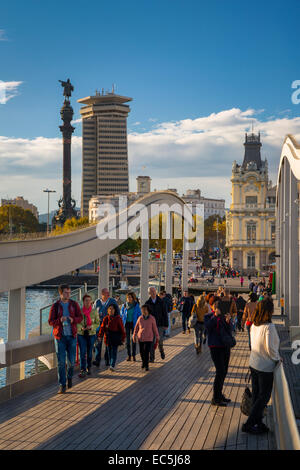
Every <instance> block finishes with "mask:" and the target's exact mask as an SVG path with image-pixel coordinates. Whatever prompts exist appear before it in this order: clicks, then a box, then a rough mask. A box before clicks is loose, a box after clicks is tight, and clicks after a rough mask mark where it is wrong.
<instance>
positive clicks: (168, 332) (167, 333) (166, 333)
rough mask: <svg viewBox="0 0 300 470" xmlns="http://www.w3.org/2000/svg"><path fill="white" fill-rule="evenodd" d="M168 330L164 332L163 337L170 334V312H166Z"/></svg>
mask: <svg viewBox="0 0 300 470" xmlns="http://www.w3.org/2000/svg"><path fill="white" fill-rule="evenodd" d="M168 324H169V326H168V329H167V330H166V331H165V336H170V334H171V312H168Z"/></svg>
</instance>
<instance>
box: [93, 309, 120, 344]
mask: <svg viewBox="0 0 300 470" xmlns="http://www.w3.org/2000/svg"><path fill="white" fill-rule="evenodd" d="M108 331H112V332H114V333H118V332H119V333H120V334H121V341H122V343H123V342H124V341H125V337H126V333H125V330H124V325H123V321H122V318H121V316H120V315H113V316H110V315H106V316H105V317H104V318H103V321H102V323H101V326H100V330H99V333H98V336H99V338H102V337H103V335H104V342H105V344H106V345H108Z"/></svg>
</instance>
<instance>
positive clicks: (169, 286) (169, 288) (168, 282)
mask: <svg viewBox="0 0 300 470" xmlns="http://www.w3.org/2000/svg"><path fill="white" fill-rule="evenodd" d="M172 225H173V217H172V212H168V213H167V230H166V261H165V263H166V268H165V272H166V275H165V290H166V292H167V293H168V294H171V295H172V293H173V282H172V280H173V264H172V258H173V256H172V255H173V243H172V241H173V240H172V238H173V230H172V229H173V227H172Z"/></svg>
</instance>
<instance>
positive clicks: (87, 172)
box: [78, 90, 132, 216]
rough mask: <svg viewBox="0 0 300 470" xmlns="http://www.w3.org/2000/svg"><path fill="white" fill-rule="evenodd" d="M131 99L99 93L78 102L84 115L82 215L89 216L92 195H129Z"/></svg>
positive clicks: (112, 93) (113, 94)
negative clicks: (128, 124)
mask: <svg viewBox="0 0 300 470" xmlns="http://www.w3.org/2000/svg"><path fill="white" fill-rule="evenodd" d="M128 101H132V98H128V97H126V96H120V95H116V94H115V93H114V91H112V92H111V93H108V92H107V93H104V91H103V90H102V93H101V94H100V92H98V91H96V94H95V96H88V97H87V98H82V99H80V100H78V103H80V104H82V105H84V106H83V107H82V108H81V110H80V113H81V116H82V193H81V215H83V216H88V214H89V200H90V199H91V197H92V196H95V195H97V196H98V195H103V196H107V195H110V194H119V193H127V192H128V191H129V181H128V150H127V116H128V113H129V112H130V107H129V106H128V105H127V104H125V103H127V102H128Z"/></svg>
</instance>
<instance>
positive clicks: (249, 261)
mask: <svg viewBox="0 0 300 470" xmlns="http://www.w3.org/2000/svg"><path fill="white" fill-rule="evenodd" d="M247 268H255V255H253V254H252V253H248V254H247Z"/></svg>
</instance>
